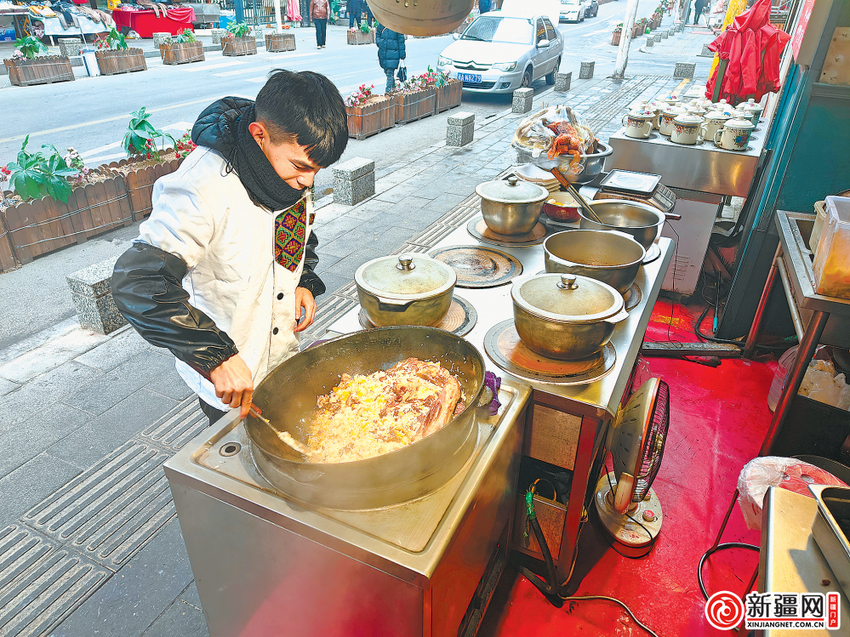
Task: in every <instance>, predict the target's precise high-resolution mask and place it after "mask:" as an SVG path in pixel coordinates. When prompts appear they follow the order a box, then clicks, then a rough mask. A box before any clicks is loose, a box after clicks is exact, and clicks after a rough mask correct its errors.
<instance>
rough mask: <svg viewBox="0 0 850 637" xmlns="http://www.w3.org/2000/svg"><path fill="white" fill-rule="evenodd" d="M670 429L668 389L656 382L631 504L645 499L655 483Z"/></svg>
mask: <svg viewBox="0 0 850 637" xmlns="http://www.w3.org/2000/svg"><path fill="white" fill-rule="evenodd" d="M669 427H670V387H669V386H668V385H667V383H665V382H664V381H663V380H659V381H658V391H657V393H656V395H655V402H654V404H653V405H652V414H651V415H650V417H649V426H648V427H647V432H646V435H645V436H644V438H643V446H642V448H641V460H640V470H639V471H638V475H637V478H636V479H635V490H634V494H633V495H632V502H640V501H641V500H643V499H644V497H646V494H647V492H648V491H649V487H651V486H652V483H653V482H654V481H655V476H657V475H658V470H659V469H660V468H661V459H662V458H663V456H664V443H665V442H666V441H667V429H668V428H669Z"/></svg>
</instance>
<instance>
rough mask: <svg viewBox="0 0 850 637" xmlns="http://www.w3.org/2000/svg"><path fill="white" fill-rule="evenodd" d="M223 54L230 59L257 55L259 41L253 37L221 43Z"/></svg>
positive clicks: (248, 36)
mask: <svg viewBox="0 0 850 637" xmlns="http://www.w3.org/2000/svg"><path fill="white" fill-rule="evenodd" d="M221 54H222V55H227V56H229V57H236V56H238V55H257V40H256V39H255V38H254V36H253V35H247V36H245V37H242V38H230V39H229V40H224V39H223V40H222V41H221Z"/></svg>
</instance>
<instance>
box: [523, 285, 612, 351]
mask: <svg viewBox="0 0 850 637" xmlns="http://www.w3.org/2000/svg"><path fill="white" fill-rule="evenodd" d="M511 298H513V302H514V325H515V326H516V331H517V334H519V337H520V338H521V339H522V342H523V343H525V345H526V346H527V347H528V348H529V349H530V350H532V351H535V352H537V353H538V354H541V355H543V356H547V357H549V358H556V359H558V360H578V359H580V358H587V357H588V356H593V355H594V354H596V353H597V352H598V351H599V350H601V349H602V348H603V347H604V346H605V344H606V343H607V342H608V341H609V340H611V335H612V334H613V333H614V327H615V326H616V325H617V323H619V322H620V321H622V320H624V319H626V318H628V316H629V313H628V312H626V311H625V310H624V309H623V307H624V301H623V296H622V295H621V294H620V293H619V292H617V290H615V289H614V288H612V287H611V286H610V285H606V284H605V283H602V282H601V281H596V280H594V279H591V278H588V277H586V276H576V275H574V274H538V275H536V276H529V277H523V278H520V279H515V280H514V283H513V287H512V288H511Z"/></svg>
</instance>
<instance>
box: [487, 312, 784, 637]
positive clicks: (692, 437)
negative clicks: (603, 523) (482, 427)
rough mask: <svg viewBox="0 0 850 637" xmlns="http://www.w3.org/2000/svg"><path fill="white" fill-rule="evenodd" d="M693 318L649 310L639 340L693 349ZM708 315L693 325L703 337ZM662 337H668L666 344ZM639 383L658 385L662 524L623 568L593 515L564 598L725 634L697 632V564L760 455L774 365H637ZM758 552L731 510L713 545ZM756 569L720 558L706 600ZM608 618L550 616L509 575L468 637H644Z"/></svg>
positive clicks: (577, 609)
mask: <svg viewBox="0 0 850 637" xmlns="http://www.w3.org/2000/svg"><path fill="white" fill-rule="evenodd" d="M701 311H702V306H696V307H694V306H681V305H679V304H673V303H671V302H670V301H668V300H664V299H662V300H659V302H658V303H657V304H656V307H655V311H654V313H653V317H652V320H651V322H650V326H649V329H648V331H647V337H646V339H647V340H653V341H661V340H677V341H695V340H697V339H696V337H695V335H694V331H693V325H694V322H695V320H696V318H697V317H698V316H699V314H700V312H701ZM711 319H712V314H711V312H709V314H708V317H707V318H706V320H705V322H704V324H703V332H704V333H706V332H708V333H710V331H711ZM668 334H669V336H668ZM646 363H647V364H648V372H649V373H650V374H651V375H653V376H659V377H660V378H662V379H663V380H664V381H666V382H667V383H668V384H669V385H670V392H671V399H670V403H671V419H670V430H669V434H668V438H667V444H666V447H665V451H664V460H663V463H662V465H661V470H660V473H659V474H658V477H657V479H656V480H655V483H654V485H653V488H654V489H655V490H656V492H657V494H658V496H659V498H660V500H661V504H662V507H663V512H664V523H663V527H662V529H661V534H660V535H659V538H658V541H657V543H656V545H655V547H654V549H653V551H652V552H651V553H650V554H649V555H647V556H646V557H643V558H640V559H628V558H625V557H622V556H620V555H619V554H617V553H616V552H615V551H614V550H613V549H611V548H610V547H609V546H607V544H606V540H605V535H604V531H602V530H601V529H600V527H599V523H598V521H596V520H595V516H594V515H593V514H591V515H590V518H589V520H588V522H587V523H585V526H584V529H583V530H582V536H581V540H580V543H579V555H580V558H579V561H578V564H577V566H576V571H575V574H574V576H573V578H572V580H571V584H572V588H576V586H577V590H576V592H575V594H576V595H607V596H610V597H615V598H617V599H619V600H621V601H622V602H624V603H625V604H626V605H628V606H629V608H630V609H631V610H632V612H633V613H634V614H635V615H636V616H637V618H638V619H639V620H640V621H642V622H643V623H645V624H647V625H648V626H649V627H650V628H651V629H653V630H654V631H655V632H656V633H657V634H658V635H661V636H664V637H686V636H687V637H699V636H702V635H720V634H729V633H728V632H727V633H723V632H722V631H719V630H716V629H714V628H712V627H711V626H709V624H708V622H707V621H706V620H705V618H704V615H703V608H704V602H703V598H702V595H701V594H700V590H699V586H698V584H697V573H696V570H697V564H698V562H699V559H700V557H701V556H702V554H703V553H704V552H705V550H706V549H707V548H708V547H709V546H711V544H712V542H713V541H714V537H715V535H716V534H717V530H718V529H719V527H720V523H721V522H722V519H723V515H724V513H725V511H726V507H727V506H728V503H729V500H730V498H731V497H732V493H733V491H734V489H735V485H736V481H737V478H738V474H739V473H740V471H741V468H742V467H743V465H744V464H745V463H746V462H747V461H749V460H750V459H752V458H753V457H754V456H755V455H756V454H757V453H758V449H759V447H760V445H761V441H762V438H763V436H764V432H765V431H766V430H767V427H768V425H769V423H770V416H771V413H770V411H769V410H768V407H767V402H766V397H767V392H768V388H769V386H770V382H771V380H772V377H773V370H774V367H775V363H774V362H772V361H770V362H754V361H749V360H736V359H725V360H723V362H722V364H721V365H720V366H718V367H716V368H712V367H709V366H705V365H701V364H698V363H694V362H690V361H684V360H676V359H660V358H652V359H646ZM736 540H738V541H745V542H749V543H753V544H758V543H759V533H758V532H756V531H748V530H747V529H746V527H745V525H744V522H743V518H742V516H741V513H740V510H739V509H738V507H737V505H736V509H735V512H734V513H733V515H732V518H731V520H730V523H729V526H728V527H727V529H726V533H725V534H724V537H723V541H726V542H728V541H736ZM757 566H758V554H757V553H756V552H754V551H744V550H739V549H732V550H728V551H722V552H721V553H719V554H717V555H715V556H713V557H712V558H711V559H710V560H709V563H708V565H706V567H705V569H704V577H705V582H706V586H707V588H708V591H709V594H710V593H712V592H715V591H718V590H731V591H733V592H738V593H741V594H742V593H743V589H744V587H745V586H746V584H747V582H748V581H749V579H750V577H751V575H752V573H753V570H754V569H755V568H756V567H757ZM645 634H646V633H645V632H644V631H643V630H642V629H641V628H640V627H638V626H637V625H636V624H635V623H634V622H633V621H632V620H631V619H630V618H629V617H628V615H627V614H626V613H625V611H623V610H622V609H621V608H620V607H619V606H617V605H616V604H614V603H611V602H608V601H578V602H574V603H572V604H569V605H568V604H565V605H564V606H563V607H562V608H560V609H558V608H555V607H554V606H552V605H550V604H549V602H548V601H547V600H546V599H545V598H544V597H543V595H541V594H540V593H539V592H538V591H537V589H536V588H534V587H533V586H532V585H531V584H530V583H529V582H528V581H527V580H526V579H525V578H524V577H522V576H519V575H516V574H515V572H514V571H513V570H510V571H508V572H506V574H505V576H504V577H503V579H502V582H501V583H500V587H499V590H497V592H496V596H494V599H493V601H492V603H491V605H490V608H489V610H488V612H487V615H486V616H485V619H484V622H483V624H482V627H481V630H480V631H479V635H486V636H488V637H490V636H494V637H517V636H520V635H522V636H540V637H544V636H549V635H552V636H555V635H557V636H559V637H563V636H569V635H600V636H602V635H605V636H607V635H616V636H620V635H623V636H625V635H635V636H638V635H645Z"/></svg>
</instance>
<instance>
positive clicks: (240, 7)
mask: <svg viewBox="0 0 850 637" xmlns="http://www.w3.org/2000/svg"><path fill="white" fill-rule="evenodd" d="M233 9H234V11H235V12H236V21H237V22H245V3H244V2H243V0H234V2H233Z"/></svg>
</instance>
